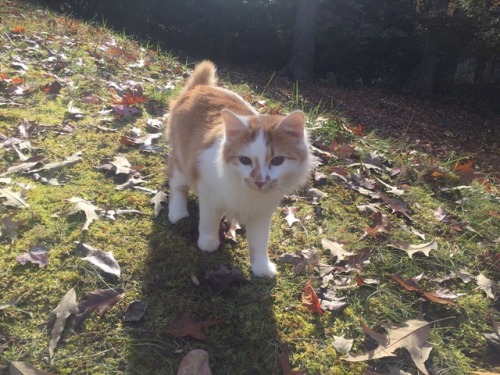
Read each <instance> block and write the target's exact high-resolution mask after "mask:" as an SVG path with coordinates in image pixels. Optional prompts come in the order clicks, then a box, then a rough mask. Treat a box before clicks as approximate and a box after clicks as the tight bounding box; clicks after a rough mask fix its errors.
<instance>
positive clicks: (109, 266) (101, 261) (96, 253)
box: [78, 242, 120, 277]
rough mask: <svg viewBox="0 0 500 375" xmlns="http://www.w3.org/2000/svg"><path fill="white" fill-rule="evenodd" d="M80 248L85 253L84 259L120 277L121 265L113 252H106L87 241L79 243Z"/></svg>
mask: <svg viewBox="0 0 500 375" xmlns="http://www.w3.org/2000/svg"><path fill="white" fill-rule="evenodd" d="M78 250H80V251H81V252H83V254H84V255H85V257H84V258H82V259H83V260H86V261H87V262H89V263H92V264H93V265H94V266H96V267H98V268H100V269H101V270H103V271H104V272H107V273H110V274H112V275H115V276H117V277H120V266H119V265H118V262H117V261H116V259H115V257H114V256H113V252H111V251H109V252H107V253H106V252H104V251H101V250H99V249H96V248H94V247H92V246H90V245H87V244H85V243H81V242H80V243H78Z"/></svg>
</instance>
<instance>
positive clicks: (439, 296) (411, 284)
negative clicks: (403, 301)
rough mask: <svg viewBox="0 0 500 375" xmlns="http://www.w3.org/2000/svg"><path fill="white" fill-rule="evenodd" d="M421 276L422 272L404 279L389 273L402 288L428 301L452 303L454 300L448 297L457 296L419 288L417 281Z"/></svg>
mask: <svg viewBox="0 0 500 375" xmlns="http://www.w3.org/2000/svg"><path fill="white" fill-rule="evenodd" d="M422 276H423V274H420V275H419V276H416V277H414V278H411V279H407V280H404V279H403V278H401V276H399V275H398V274H393V275H389V277H390V278H391V279H393V280H394V281H395V282H397V283H398V284H399V285H401V286H402V287H403V288H404V289H406V290H408V291H412V292H416V293H417V294H418V295H419V296H421V297H423V298H425V299H426V300H428V301H432V302H436V303H440V304H447V305H454V302H452V301H450V300H449V299H450V298H451V299H453V298H457V297H458V295H456V294H450V293H447V294H445V293H438V292H433V291H429V290H426V289H422V288H420V287H419V286H418V284H417V283H418V281H419V280H420V279H421V278H422ZM448 292H449V291H448Z"/></svg>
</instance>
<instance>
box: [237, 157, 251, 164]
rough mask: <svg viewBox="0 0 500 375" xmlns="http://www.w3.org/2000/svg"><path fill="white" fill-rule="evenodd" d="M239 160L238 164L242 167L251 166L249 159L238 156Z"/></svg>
mask: <svg viewBox="0 0 500 375" xmlns="http://www.w3.org/2000/svg"><path fill="white" fill-rule="evenodd" d="M239 160H240V163H241V164H243V165H251V164H252V159H250V158H249V157H248V156H240V157H239Z"/></svg>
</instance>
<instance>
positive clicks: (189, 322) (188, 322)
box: [166, 309, 226, 341]
mask: <svg viewBox="0 0 500 375" xmlns="http://www.w3.org/2000/svg"><path fill="white" fill-rule="evenodd" d="M225 320H226V319H223V318H222V319H209V320H204V321H198V320H194V319H193V318H192V317H191V310H190V309H188V310H186V311H185V312H184V313H183V314H182V315H179V316H178V317H177V318H175V319H174V320H173V321H172V322H171V323H170V324H169V325H168V326H167V329H166V332H167V333H168V334H170V335H172V336H174V337H185V336H191V337H194V338H195V339H197V340H201V341H204V340H206V339H207V337H206V336H205V334H204V333H203V329H204V328H207V327H210V326H213V325H216V324H220V323H222V322H224V321H225Z"/></svg>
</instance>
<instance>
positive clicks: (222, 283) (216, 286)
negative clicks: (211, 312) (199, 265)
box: [205, 265, 249, 294]
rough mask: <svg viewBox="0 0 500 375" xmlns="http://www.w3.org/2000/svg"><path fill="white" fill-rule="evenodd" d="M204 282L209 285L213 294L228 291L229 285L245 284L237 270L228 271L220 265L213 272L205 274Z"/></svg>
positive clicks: (245, 281)
mask: <svg viewBox="0 0 500 375" xmlns="http://www.w3.org/2000/svg"><path fill="white" fill-rule="evenodd" d="M205 280H207V281H208V282H209V283H210V290H211V291H212V292H213V293H214V294H220V293H223V292H225V291H227V290H228V289H229V287H230V286H231V285H234V284H238V285H239V284H243V283H247V282H248V281H249V280H248V279H246V278H245V277H244V276H243V274H242V273H241V271H240V270H239V269H237V268H233V269H229V268H228V267H226V266H224V265H221V266H219V267H218V268H217V269H215V270H211V271H206V272H205Z"/></svg>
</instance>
